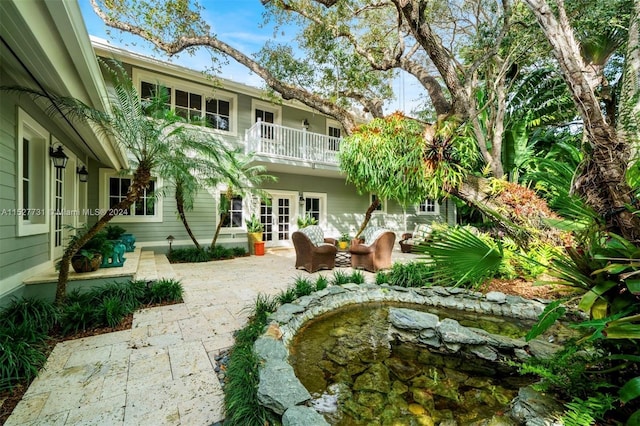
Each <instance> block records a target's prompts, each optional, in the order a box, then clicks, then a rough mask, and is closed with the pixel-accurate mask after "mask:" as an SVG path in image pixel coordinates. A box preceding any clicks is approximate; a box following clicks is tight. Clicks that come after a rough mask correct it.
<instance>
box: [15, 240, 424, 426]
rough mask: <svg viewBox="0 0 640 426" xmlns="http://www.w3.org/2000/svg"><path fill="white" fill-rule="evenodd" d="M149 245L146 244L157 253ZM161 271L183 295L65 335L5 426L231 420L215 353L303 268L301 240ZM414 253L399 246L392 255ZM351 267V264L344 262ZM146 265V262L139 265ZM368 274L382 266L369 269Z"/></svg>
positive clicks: (145, 255)
mask: <svg viewBox="0 0 640 426" xmlns="http://www.w3.org/2000/svg"><path fill="white" fill-rule="evenodd" d="M150 255H151V252H149V253H147V252H142V255H141V259H142V258H147V259H149V258H150V257H151V256H150ZM154 257H155V259H156V262H157V263H158V266H157V267H156V268H157V271H150V269H153V268H149V262H142V261H141V262H140V265H143V264H144V265H145V268H147V269H146V271H145V272H144V274H145V276H153V275H154V273H155V275H157V276H161V277H171V276H173V277H175V278H177V279H179V280H181V281H182V284H183V286H184V303H181V304H177V305H170V306H162V307H157V308H150V309H143V310H140V311H138V312H136V313H135V314H134V319H133V325H132V328H131V329H130V330H124V331H119V332H115V333H108V334H103V335H99V336H92V337H87V338H83V339H77V340H70V341H66V342H63V343H60V344H58V345H57V346H56V347H55V349H54V350H53V352H52V353H51V355H50V357H49V359H48V361H47V364H46V366H45V369H44V371H43V372H41V374H40V376H39V377H38V378H37V379H36V380H34V381H33V383H32V384H31V386H30V387H29V390H28V391H27V392H26V393H25V395H24V397H23V399H22V401H21V402H20V403H19V404H18V406H17V407H16V408H15V410H14V412H13V414H12V415H11V417H9V419H8V421H7V423H6V425H42V424H47V425H72V424H73V425H77V424H96V425H98V424H100V425H102V424H109V425H180V424H182V425H210V424H214V423H216V422H220V421H222V420H223V419H224V403H223V401H224V395H223V392H222V388H221V386H220V384H219V382H218V378H217V375H216V372H215V369H216V367H217V362H216V360H215V357H216V355H218V354H219V353H220V352H221V351H222V350H224V349H227V348H229V347H230V346H231V345H232V344H233V332H234V331H235V330H238V329H240V328H241V327H242V326H243V325H244V324H245V323H246V321H247V318H248V309H246V308H247V307H250V306H252V304H253V302H254V300H255V298H256V296H257V295H258V294H259V293H263V294H270V295H273V294H277V293H278V292H279V291H280V290H283V289H285V288H287V287H288V286H289V285H290V284H291V283H292V282H293V280H294V279H295V278H296V277H297V276H311V277H315V276H318V275H324V276H331V275H332V274H333V271H327V270H323V271H318V272H316V273H314V274H308V273H307V272H305V271H296V270H295V269H294V267H293V265H294V264H295V252H294V251H293V249H278V250H267V252H266V254H265V256H251V257H242V258H237V259H232V260H224V261H216V262H208V263H200V264H193V263H190V264H174V265H169V264H168V263H164V262H160V261H161V259H162V258H164V256H162V255H155V256H154ZM408 259H415V256H414V255H411V254H405V253H401V252H400V250H399V249H398V248H397V247H395V248H394V251H393V260H394V261H400V262H402V261H406V260H408ZM336 269H337V270H343V271H345V272H350V271H351V269H350V268H336ZM139 272H140V271H139ZM363 274H364V275H365V277H366V279H367V281H368V282H372V281H373V279H374V274H372V273H369V272H365V271H363Z"/></svg>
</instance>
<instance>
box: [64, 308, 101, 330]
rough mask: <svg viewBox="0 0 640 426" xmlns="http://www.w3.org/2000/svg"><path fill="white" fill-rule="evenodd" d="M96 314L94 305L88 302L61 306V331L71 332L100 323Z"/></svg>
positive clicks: (86, 328)
mask: <svg viewBox="0 0 640 426" xmlns="http://www.w3.org/2000/svg"><path fill="white" fill-rule="evenodd" d="M98 316H99V313H98V312H97V309H96V307H95V306H94V305H92V304H90V303H80V302H72V303H68V304H66V305H65V306H64V307H63V308H62V318H61V321H60V322H61V325H62V333H63V334H73V333H77V332H79V331H81V330H88V329H90V328H92V327H94V326H96V324H101V323H102V322H101V321H100V320H98V319H97V317H98Z"/></svg>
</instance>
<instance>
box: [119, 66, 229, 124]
mask: <svg viewBox="0 0 640 426" xmlns="http://www.w3.org/2000/svg"><path fill="white" fill-rule="evenodd" d="M131 79H132V80H133V82H134V84H135V85H136V86H135V87H136V90H138V91H139V90H140V87H141V84H142V82H143V81H146V82H147V83H154V84H160V85H162V86H167V87H168V88H170V89H171V109H172V110H173V111H175V107H176V93H175V91H176V89H178V90H182V91H185V92H189V93H194V94H198V95H201V96H202V108H201V112H202V113H203V114H205V113H206V100H207V98H209V99H211V98H215V99H220V100H223V101H227V102H229V127H230V128H231V130H220V129H214V128H213V127H206V126H198V128H202V129H206V130H207V131H210V132H214V133H218V134H221V135H227V136H237V135H238V95H236V94H235V93H230V92H227V91H224V90H220V89H217V88H212V87H211V86H206V85H203V84H198V83H195V82H191V81H185V80H181V79H176V78H171V77H166V76H164V75H160V74H156V73H152V72H148V71H143V70H140V69H138V68H134V69H133V71H132V73H131Z"/></svg>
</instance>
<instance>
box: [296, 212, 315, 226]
mask: <svg viewBox="0 0 640 426" xmlns="http://www.w3.org/2000/svg"><path fill="white" fill-rule="evenodd" d="M297 223H298V228H299V229H302V228H306V227H307V226H311V225H317V224H318V219H316V218H315V217H313V216H311V215H310V214H308V213H307V214H306V215H304V216H300V217H299V218H298V220H297Z"/></svg>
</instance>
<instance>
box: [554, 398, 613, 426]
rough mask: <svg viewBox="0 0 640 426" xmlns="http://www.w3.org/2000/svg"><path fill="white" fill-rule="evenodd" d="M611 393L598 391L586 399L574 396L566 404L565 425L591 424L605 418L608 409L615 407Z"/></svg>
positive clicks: (583, 425) (585, 425)
mask: <svg viewBox="0 0 640 426" xmlns="http://www.w3.org/2000/svg"><path fill="white" fill-rule="evenodd" d="M613 403H614V399H613V398H612V397H611V395H607V394H601V393H597V394H596V395H594V396H590V397H589V398H587V399H586V400H582V399H580V398H574V399H573V400H572V401H571V402H568V403H566V404H565V407H566V409H567V410H566V411H565V413H564V415H563V416H562V421H563V424H564V425H565V426H591V425H593V424H597V422H596V420H604V415H605V413H606V412H607V411H609V410H611V409H613V408H614V404H613Z"/></svg>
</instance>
